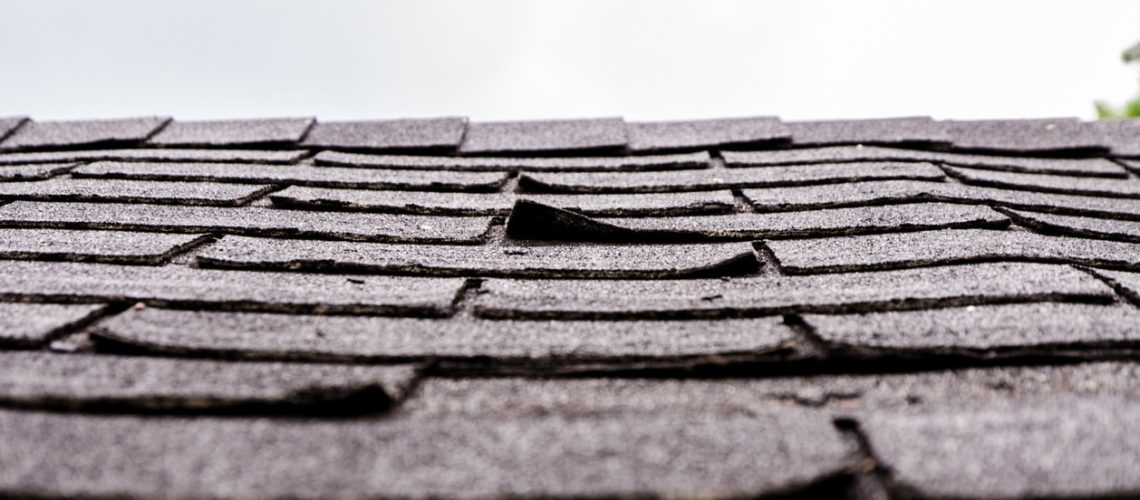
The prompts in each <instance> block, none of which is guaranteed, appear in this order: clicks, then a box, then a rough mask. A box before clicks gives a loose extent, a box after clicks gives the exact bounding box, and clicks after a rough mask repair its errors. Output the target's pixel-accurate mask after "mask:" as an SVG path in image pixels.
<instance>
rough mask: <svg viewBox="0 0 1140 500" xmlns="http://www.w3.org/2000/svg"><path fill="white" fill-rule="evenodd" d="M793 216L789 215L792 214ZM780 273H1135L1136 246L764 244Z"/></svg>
mask: <svg viewBox="0 0 1140 500" xmlns="http://www.w3.org/2000/svg"><path fill="white" fill-rule="evenodd" d="M793 213H794V212H793ZM765 245H766V246H767V247H768V248H769V249H771V250H772V253H773V254H774V255H775V257H776V260H777V262H778V263H779V265H780V269H781V270H783V271H784V272H786V273H794V274H804V273H824V272H853V271H865V270H871V269H902V268H908V267H923V266H936V265H946V264H962V263H970V262H993V261H1029V262H1056V263H1069V264H1084V265H1093V266H1107V267H1115V268H1126V269H1140V246H1138V245H1132V244H1129V243H1120V242H1115V241H1099V240H1091V239H1085V238H1064V237H1057V236H1046V235H1041V234H1035V233H1029V232H1023V231H989V230H985V229H954V230H946V231H922V232H917V233H901V234H877V235H866V236H848V237H842V238H825V239H811V240H782V241H768V242H765Z"/></svg>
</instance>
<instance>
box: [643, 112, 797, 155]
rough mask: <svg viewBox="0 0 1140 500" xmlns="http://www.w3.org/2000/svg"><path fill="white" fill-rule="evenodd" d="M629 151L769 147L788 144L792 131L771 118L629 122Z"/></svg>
mask: <svg viewBox="0 0 1140 500" xmlns="http://www.w3.org/2000/svg"><path fill="white" fill-rule="evenodd" d="M626 129H627V130H628V132H629V149H630V151H635V152H646V151H682V150H693V149H704V148H721V147H727V148H732V147H749V146H766V145H776V144H783V143H787V142H788V140H789V139H790V138H791V132H790V131H789V130H788V128H787V127H786V126H785V125H784V124H783V123H781V122H780V120H779V119H777V118H774V117H769V116H761V117H752V118H725V119H719V120H690V121H666V122H630V123H627V124H626Z"/></svg>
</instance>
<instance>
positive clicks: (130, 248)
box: [0, 229, 209, 265]
mask: <svg viewBox="0 0 1140 500" xmlns="http://www.w3.org/2000/svg"><path fill="white" fill-rule="evenodd" d="M208 240H209V238H208V237H207V236H205V235H201V234H164V233H135V232H123V231H71V230H66V229H0V259H20V260H70V261H81V262H107V263H118V264H149V265H159V264H163V263H165V262H166V261H168V260H169V259H170V258H171V257H173V256H174V255H175V254H178V253H180V252H182V251H185V250H186V249H189V248H192V247H194V246H196V245H199V244H201V243H203V242H205V241H208Z"/></svg>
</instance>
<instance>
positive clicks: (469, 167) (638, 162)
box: [0, 151, 712, 172]
mask: <svg viewBox="0 0 1140 500" xmlns="http://www.w3.org/2000/svg"><path fill="white" fill-rule="evenodd" d="M0 158H2V156H0ZM313 159H314V160H315V161H316V162H317V164H318V165H333V166H342V167H369V168H390V169H408V170H460V171H519V170H522V171H532V172H542V171H551V172H574V171H578V172H589V171H601V172H604V171H627V170H629V171H641V170H645V171H650V170H687V169H701V168H708V166H709V162H710V161H712V157H710V156H709V154H708V152H705V151H701V152H697V153H685V154H672V155H651V156H598V157H563V158H513V157H501V158H491V157H478V156H476V157H463V156H393V155H362V154H354V153H341V152H337V151H322V152H320V153H318V154H317V156H315V157H314V158H313Z"/></svg>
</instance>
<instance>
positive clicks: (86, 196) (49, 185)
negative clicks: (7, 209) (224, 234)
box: [0, 177, 273, 206]
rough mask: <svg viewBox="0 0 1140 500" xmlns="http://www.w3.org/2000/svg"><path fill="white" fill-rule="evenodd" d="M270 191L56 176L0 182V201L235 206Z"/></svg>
mask: <svg viewBox="0 0 1140 500" xmlns="http://www.w3.org/2000/svg"><path fill="white" fill-rule="evenodd" d="M272 190H273V186H264V185H249V184H222V183H216V182H152V181H130V180H117V179H76V178H71V177H57V178H54V179H48V180H44V181H28V182H6V183H0V200H36V201H84V202H118V203H156V204H166V205H215V206H236V205H241V204H243V203H245V202H247V201H250V200H252V199H254V198H258V197H260V196H262V195H264V194H265V193H268V192H270V191H272Z"/></svg>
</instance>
